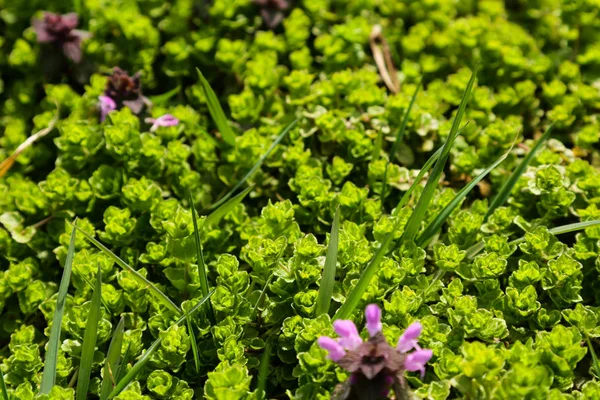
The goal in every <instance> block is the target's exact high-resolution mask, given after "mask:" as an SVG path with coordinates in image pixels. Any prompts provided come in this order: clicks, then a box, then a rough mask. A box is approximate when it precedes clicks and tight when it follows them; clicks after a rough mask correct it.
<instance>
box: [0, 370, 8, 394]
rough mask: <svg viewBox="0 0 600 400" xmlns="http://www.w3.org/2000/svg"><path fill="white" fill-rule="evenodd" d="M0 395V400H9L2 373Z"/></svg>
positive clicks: (0, 374) (0, 375) (0, 376)
mask: <svg viewBox="0 0 600 400" xmlns="http://www.w3.org/2000/svg"><path fill="white" fill-rule="evenodd" d="M0 394H2V400H9V399H8V391H7V390H6V383H5V382H4V374H3V373H2V372H0Z"/></svg>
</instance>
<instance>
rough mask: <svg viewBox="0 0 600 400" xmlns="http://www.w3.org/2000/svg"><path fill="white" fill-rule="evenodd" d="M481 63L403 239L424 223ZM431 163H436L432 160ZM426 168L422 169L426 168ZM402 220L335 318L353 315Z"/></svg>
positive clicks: (412, 235)
mask: <svg viewBox="0 0 600 400" xmlns="http://www.w3.org/2000/svg"><path fill="white" fill-rule="evenodd" d="M478 67H479V65H477V66H476V67H475V70H474V71H473V73H472V75H471V79H470V80H469V83H468V84H467V87H466V89H465V92H464V94H463V97H462V100H461V102H460V105H459V107H458V111H457V114H456V117H455V118H454V122H453V124H452V128H451V129H450V134H449V135H448V139H447V140H446V142H445V143H444V146H443V147H442V149H441V152H440V155H439V156H437V157H438V158H437V160H436V161H435V166H434V167H433V171H432V173H431V175H430V176H429V179H428V180H427V183H426V184H425V189H424V190H423V193H422V194H421V197H420V198H419V201H418V203H417V206H416V207H415V210H413V213H412V214H411V217H410V218H409V220H408V222H407V224H406V227H405V230H404V233H403V235H402V238H401V239H400V240H401V242H405V241H410V240H414V237H415V235H416V233H417V230H418V228H419V226H420V225H421V223H422V220H423V217H424V215H425V211H426V208H427V207H428V205H429V202H430V201H431V198H432V197H433V194H434V191H435V188H436V186H437V184H438V181H439V179H440V176H441V174H442V172H443V169H444V165H445V164H446V161H447V159H448V156H449V154H450V149H451V147H452V143H454V140H455V139H456V137H457V136H458V133H459V132H460V129H459V125H460V121H461V120H462V117H463V115H464V112H465V107H466V105H467V102H468V100H469V95H470V93H471V91H472V89H473V84H474V82H475V76H476V73H477V70H478ZM434 156H435V154H434ZM434 156H432V157H431V158H430V159H433V158H434ZM431 164H433V162H432V163H431ZM427 167H428V166H427ZM423 170H425V167H424V168H423ZM423 170H422V171H421V172H423ZM419 181H420V180H415V181H414V182H413V184H412V186H415V187H416V185H418V184H419ZM412 190H414V189H412ZM411 192H412V191H411ZM404 199H408V197H407V196H406V194H405V195H404V196H403V199H402V200H401V201H400V202H401V203H402V201H407V200H404ZM399 208H400V207H397V208H396V212H398V211H399ZM400 222H401V220H398V221H396V223H395V224H394V227H393V228H392V231H391V232H390V233H389V234H388V235H387V236H386V237H385V239H384V240H383V242H382V243H381V244H380V245H379V248H378V249H377V251H376V252H375V255H374V256H373V258H372V259H371V261H370V262H369V264H368V265H367V267H366V268H365V269H364V270H363V272H362V274H361V276H360V278H359V279H358V282H357V283H356V285H355V286H354V288H353V289H352V290H351V291H350V293H349V294H348V296H347V297H346V301H345V302H344V304H342V306H341V307H340V308H339V309H338V311H337V312H336V314H335V315H334V317H333V318H334V319H348V318H350V316H351V315H352V313H353V312H354V310H355V309H356V307H357V306H358V304H359V303H360V299H361V298H362V295H363V294H364V293H365V292H366V291H367V288H368V287H369V284H370V283H371V279H373V277H374V276H375V274H376V273H377V269H378V268H379V264H380V263H381V260H382V259H383V257H385V255H386V254H387V252H388V250H389V247H390V245H391V243H392V242H393V238H394V235H395V233H396V232H397V231H398V229H400ZM409 228H410V229H411V231H409V232H407V229H409Z"/></svg>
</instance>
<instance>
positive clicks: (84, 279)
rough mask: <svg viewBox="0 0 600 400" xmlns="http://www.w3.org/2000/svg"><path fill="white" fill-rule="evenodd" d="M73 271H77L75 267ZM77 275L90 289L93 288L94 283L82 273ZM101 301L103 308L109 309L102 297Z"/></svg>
mask: <svg viewBox="0 0 600 400" xmlns="http://www.w3.org/2000/svg"><path fill="white" fill-rule="evenodd" d="M75 271H76V272H77V269H75ZM79 277H80V278H81V279H83V281H84V282H85V284H86V285H88V286H89V287H90V288H91V289H92V290H94V284H93V283H92V282H91V281H90V280H89V279H88V278H87V277H86V276H84V275H83V274H80V275H79ZM101 301H102V305H103V306H104V308H106V309H107V310H110V307H109V306H108V303H107V302H106V301H104V299H102V300H101Z"/></svg>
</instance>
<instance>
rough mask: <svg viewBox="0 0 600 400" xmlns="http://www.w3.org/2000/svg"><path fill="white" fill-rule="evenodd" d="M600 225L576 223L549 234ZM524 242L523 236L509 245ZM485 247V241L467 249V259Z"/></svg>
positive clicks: (597, 223)
mask: <svg viewBox="0 0 600 400" xmlns="http://www.w3.org/2000/svg"><path fill="white" fill-rule="evenodd" d="M598 225H600V220H599V219H595V220H593V221H584V222H576V223H573V224H568V225H562V226H557V227H556V228H552V229H548V232H550V233H552V234H553V235H561V234H563V233H569V232H576V231H581V230H583V229H586V228H591V227H593V226H598ZM524 241H525V236H522V237H520V238H518V239H515V240H513V241H511V242H509V243H508V244H510V245H513V244H519V243H523V242H524ZM484 247H485V243H484V241H483V240H482V241H480V242H477V243H475V244H474V245H473V246H471V247H469V248H468V249H467V254H466V256H465V258H466V259H472V258H473V257H475V256H476V255H477V254H479V252H480V251H481V250H483V248H484Z"/></svg>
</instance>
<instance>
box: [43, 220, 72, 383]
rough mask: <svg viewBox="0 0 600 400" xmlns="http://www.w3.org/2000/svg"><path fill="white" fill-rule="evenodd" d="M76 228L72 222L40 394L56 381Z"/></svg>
mask: <svg viewBox="0 0 600 400" xmlns="http://www.w3.org/2000/svg"><path fill="white" fill-rule="evenodd" d="M76 228H77V220H75V222H73V230H71V239H70V241H69V247H68V249H67V258H66V260H65V268H64V269H63V274H62V278H61V280H60V287H59V288H58V297H57V299H56V309H55V310H54V317H53V318H52V328H51V329H50V338H49V340H48V350H47V351H46V360H45V361H44V372H43V374H42V383H41V385H40V394H48V393H50V390H51V389H52V387H53V386H54V382H55V381H56V361H57V358H58V347H59V346H60V330H61V326H62V317H63V314H64V312H65V303H66V301H67V292H68V291H69V282H70V281H71V268H72V266H73V256H74V254H75V235H76V234H77V229H76Z"/></svg>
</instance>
